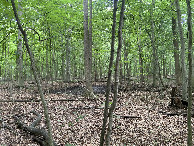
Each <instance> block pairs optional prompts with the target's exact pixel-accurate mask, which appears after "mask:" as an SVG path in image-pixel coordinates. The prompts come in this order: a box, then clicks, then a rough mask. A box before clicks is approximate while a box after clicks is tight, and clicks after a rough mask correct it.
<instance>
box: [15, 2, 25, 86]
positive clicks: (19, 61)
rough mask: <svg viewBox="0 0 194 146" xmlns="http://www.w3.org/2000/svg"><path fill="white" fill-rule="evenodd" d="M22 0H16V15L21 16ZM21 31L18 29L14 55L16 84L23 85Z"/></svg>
mask: <svg viewBox="0 0 194 146" xmlns="http://www.w3.org/2000/svg"><path fill="white" fill-rule="evenodd" d="M21 1H22V0H18V15H19V16H20V17H21V16H22V6H21V5H20V3H21ZM22 41H23V38H22V33H21V31H20V30H19V29H18V47H17V55H16V61H17V73H18V76H17V77H18V85H19V86H23V85H24V79H23V50H22Z"/></svg>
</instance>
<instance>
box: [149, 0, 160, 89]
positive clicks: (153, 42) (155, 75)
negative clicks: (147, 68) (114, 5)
mask: <svg viewBox="0 0 194 146" xmlns="http://www.w3.org/2000/svg"><path fill="white" fill-rule="evenodd" d="M154 8H155V0H152V8H151V12H150V13H151V30H152V34H151V43H152V48H153V54H152V56H153V60H152V62H153V86H154V87H155V86H156V80H157V71H158V68H157V62H158V60H157V56H156V55H157V50H156V46H155V32H154V31H155V29H154V21H153V13H154Z"/></svg>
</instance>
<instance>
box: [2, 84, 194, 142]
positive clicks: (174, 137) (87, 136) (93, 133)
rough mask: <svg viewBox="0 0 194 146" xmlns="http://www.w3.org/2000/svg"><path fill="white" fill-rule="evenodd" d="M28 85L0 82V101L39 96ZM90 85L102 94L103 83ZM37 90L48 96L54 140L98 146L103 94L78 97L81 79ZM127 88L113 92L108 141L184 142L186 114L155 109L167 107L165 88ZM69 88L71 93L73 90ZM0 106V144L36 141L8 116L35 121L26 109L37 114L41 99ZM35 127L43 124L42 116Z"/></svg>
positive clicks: (167, 100)
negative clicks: (114, 93) (115, 103)
mask: <svg viewBox="0 0 194 146" xmlns="http://www.w3.org/2000/svg"><path fill="white" fill-rule="evenodd" d="M34 86H35V85H34V84H27V83H26V86H25V88H22V89H18V88H15V87H13V88H12V89H11V90H10V89H9V87H10V85H6V84H2V85H1V86H0V90H1V91H0V100H14V99H39V96H38V94H37V92H36V91H34V89H35V88H34ZM136 86H137V85H136ZM95 87H97V88H96V89H97V90H98V89H99V90H103V91H102V92H103V93H104V87H105V85H103V86H102V85H101V84H97V85H95ZM98 87H99V88H98ZM131 87H132V86H131ZM43 88H44V91H45V98H46V99H48V101H47V102H48V107H49V113H50V117H51V124H52V131H53V137H54V140H55V142H56V143H57V144H59V145H65V144H72V145H99V139H100V131H101V129H100V128H101V125H102V119H103V107H104V101H105V97H104V95H103V94H97V96H98V98H97V99H96V100H92V99H89V98H85V97H82V95H81V94H80V93H81V92H80V90H82V88H83V86H82V84H81V83H79V84H71V85H70V84H63V85H61V83H60V86H59V84H58V83H54V84H53V85H49V84H47V85H46V86H43ZM127 88H128V90H125V92H123V91H122V90H120V92H119V97H118V103H117V107H116V110H115V112H114V124H113V133H112V135H111V145H187V119H186V117H183V116H168V115H167V114H163V113H161V112H159V111H172V109H171V108H169V107H168V104H169V101H170V100H169V92H167V90H168V89H167V90H150V88H147V87H146V88H147V89H149V90H147V89H145V88H143V87H141V88H140V87H137V88H134V87H133V88H130V87H129V86H128V87H127ZM51 89H52V90H51ZM96 89H95V90H96ZM137 89H140V90H137ZM35 90H36V89H35ZM74 90H75V91H76V92H77V94H74ZM51 91H52V92H51ZM54 91H57V92H54ZM70 91H71V92H70ZM10 92H11V94H10ZM66 93H68V94H66ZM97 93H98V92H97ZM99 93H101V92H99ZM49 99H75V101H49ZM0 105H1V106H0V127H1V130H0V144H1V145H4V144H6V145H17V144H19V145H27V144H30V145H37V144H36V143H35V142H33V141H32V136H31V135H30V134H27V133H24V132H23V131H21V130H19V129H17V127H16V125H15V123H14V119H13V116H19V117H20V118H21V120H22V121H23V122H24V123H26V124H28V125H30V124H31V122H32V121H33V120H34V119H35V117H34V115H33V114H31V113H30V111H33V110H35V111H36V112H38V113H40V114H41V115H43V109H42V105H41V102H27V103H26V102H9V103H8V102H1V103H0ZM175 110H177V109H175ZM192 121H193V119H192ZM40 127H41V128H42V127H44V128H45V124H44V119H42V121H41V123H40Z"/></svg>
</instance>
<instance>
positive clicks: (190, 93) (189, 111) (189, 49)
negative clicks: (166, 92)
mask: <svg viewBox="0 0 194 146" xmlns="http://www.w3.org/2000/svg"><path fill="white" fill-rule="evenodd" d="M186 1H187V15H188V19H187V25H188V36H189V42H188V61H189V76H188V110H187V127H188V139H187V145H188V146H192V125H191V108H192V83H191V81H192V80H191V79H192V23H191V18H192V17H191V6H190V0H186Z"/></svg>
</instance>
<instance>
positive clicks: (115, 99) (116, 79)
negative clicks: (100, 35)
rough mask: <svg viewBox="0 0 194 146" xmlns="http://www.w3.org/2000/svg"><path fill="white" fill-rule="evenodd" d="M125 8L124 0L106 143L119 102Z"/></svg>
mask: <svg viewBox="0 0 194 146" xmlns="http://www.w3.org/2000/svg"><path fill="white" fill-rule="evenodd" d="M124 10H125V0H122V6H121V12H120V21H119V29H118V48H117V58H116V64H115V84H114V97H113V102H112V104H111V107H110V110H109V114H108V115H109V123H108V130H107V135H106V140H105V141H106V145H107V146H109V145H110V135H111V133H112V125H113V111H114V110H115V107H116V103H117V94H118V86H119V61H120V59H121V49H122V28H123V17H124Z"/></svg>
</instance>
